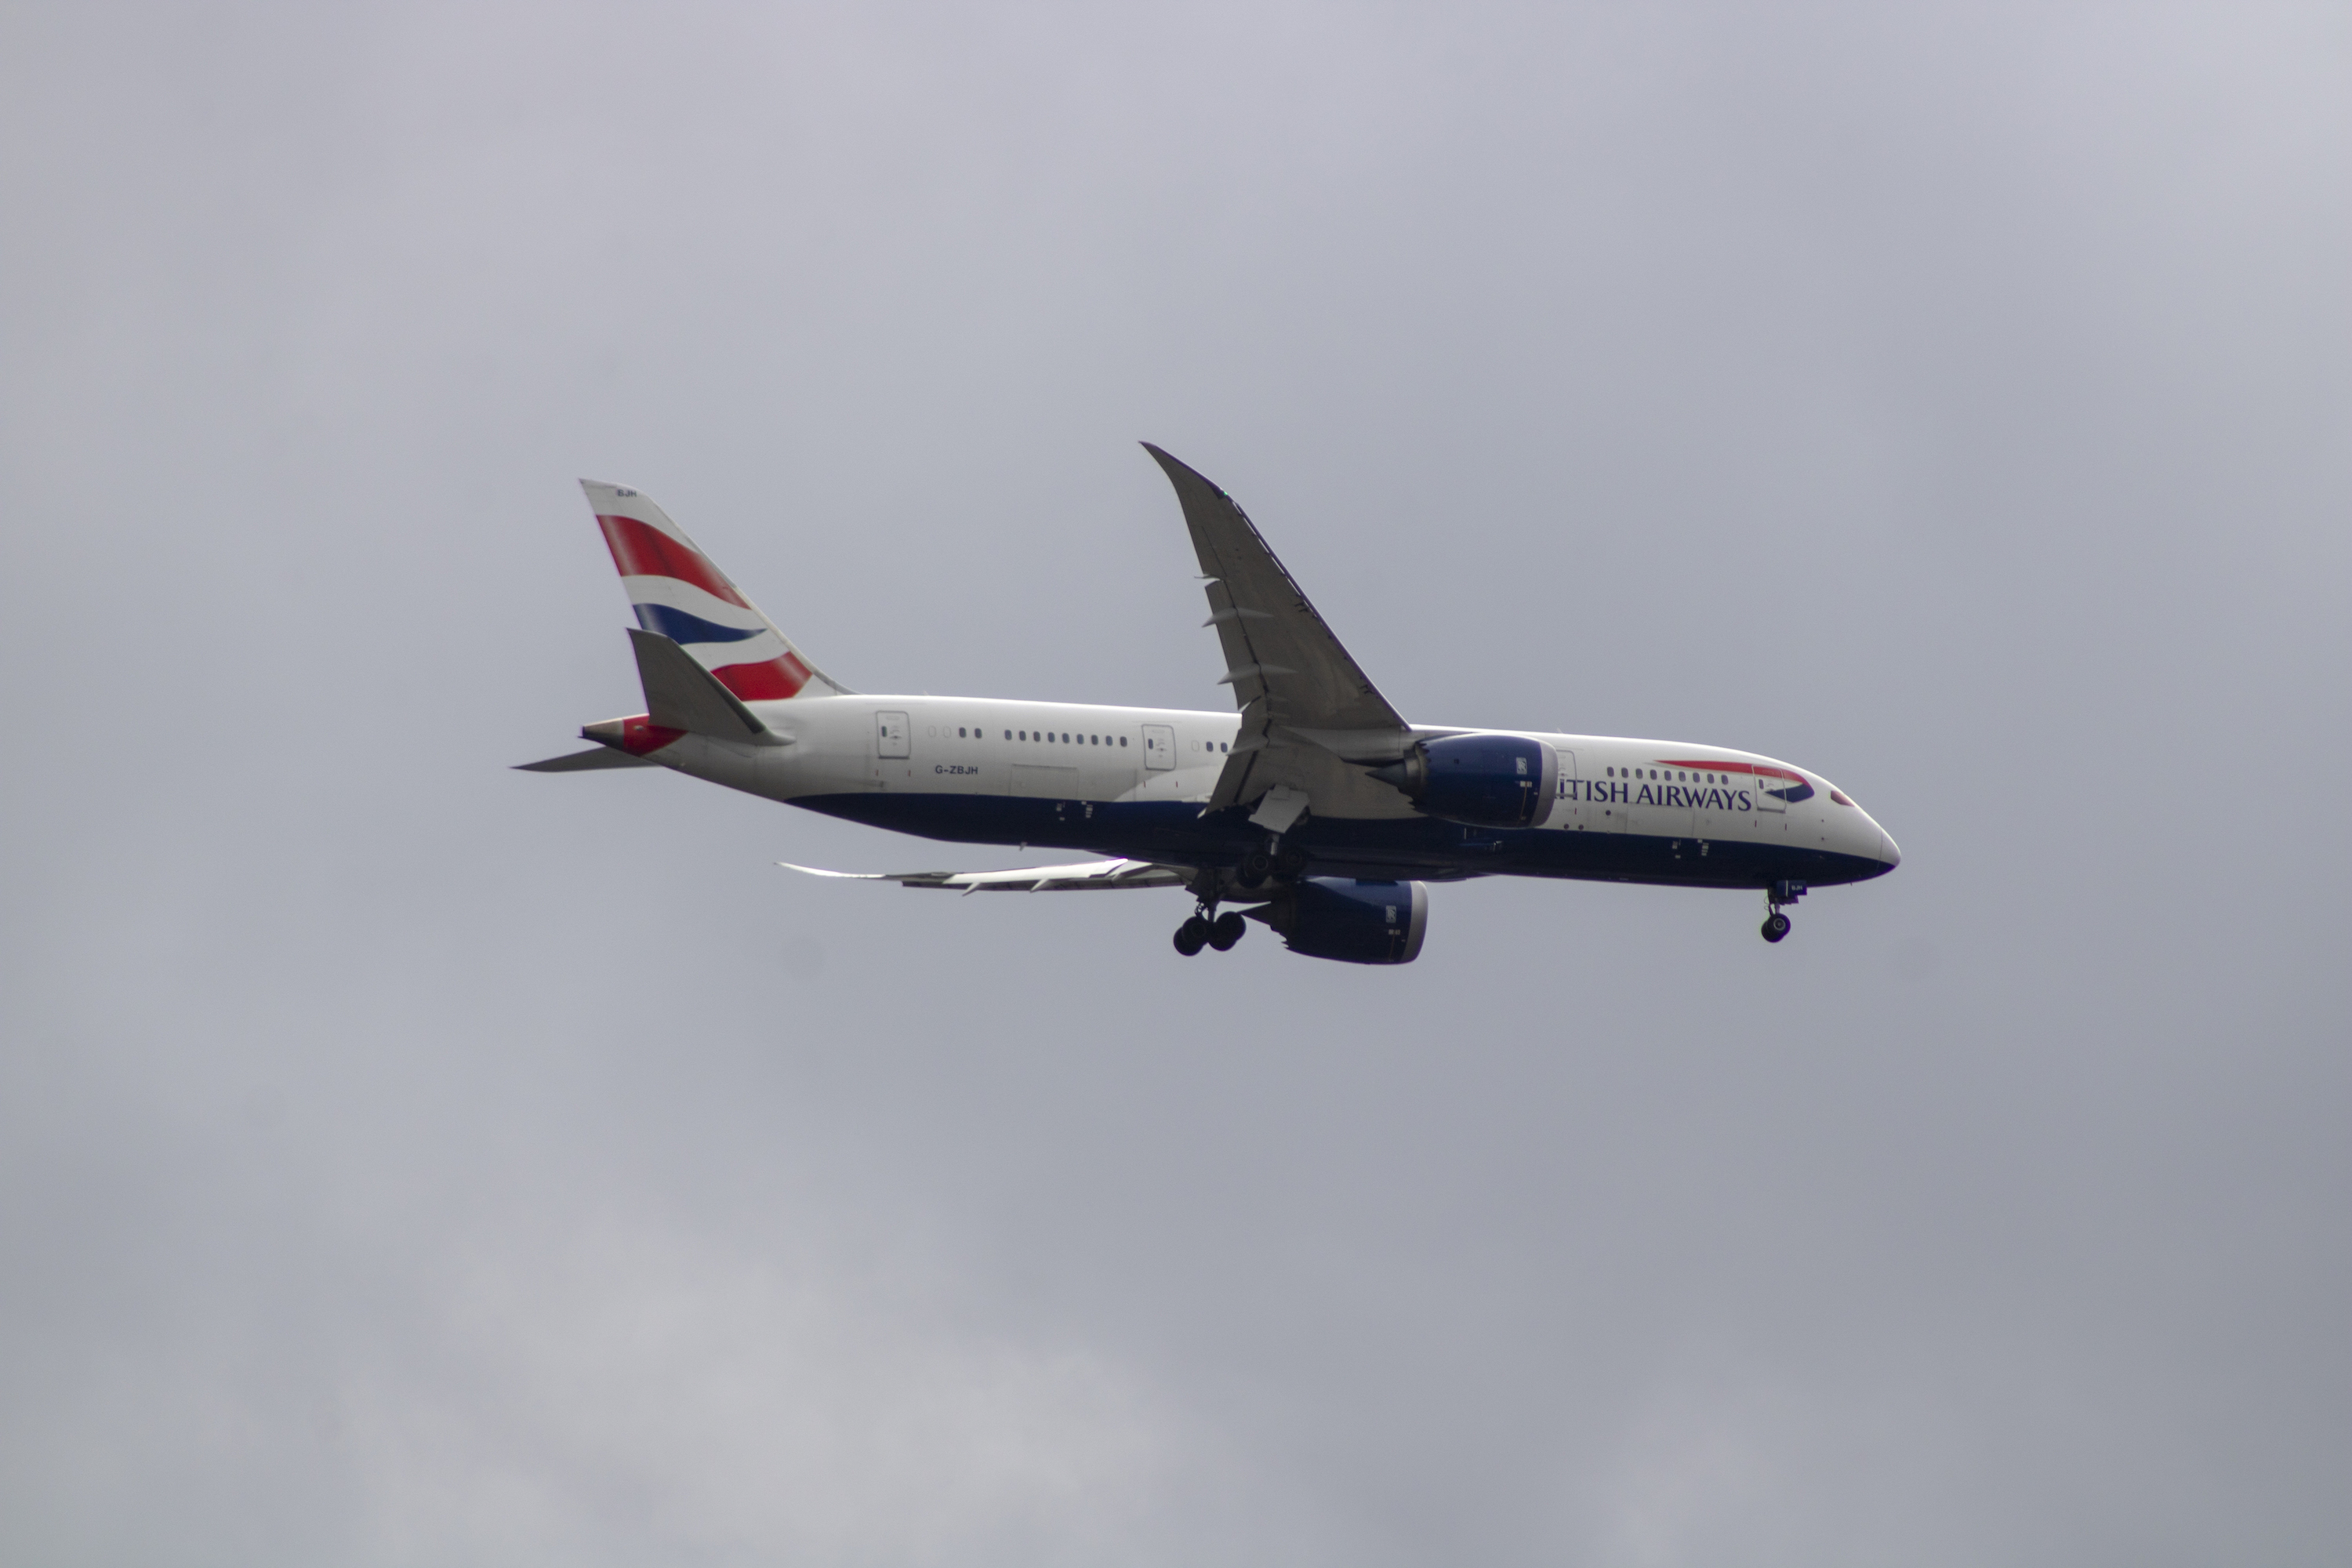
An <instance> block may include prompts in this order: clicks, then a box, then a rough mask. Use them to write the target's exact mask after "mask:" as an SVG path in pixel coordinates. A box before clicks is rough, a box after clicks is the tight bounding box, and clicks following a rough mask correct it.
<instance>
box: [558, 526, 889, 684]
mask: <svg viewBox="0 0 2352 1568" xmlns="http://www.w3.org/2000/svg"><path fill="white" fill-rule="evenodd" d="M580 488H581V489H583V490H585V491H586V492H587V493H588V504H589V506H590V507H591V508H592V509H593V510H594V511H595V513H596V526H597V527H599V528H601V529H603V530H604V546H605V548H606V549H608V550H610V551H611V552H613V565H614V568H615V569H616V570H617V571H619V573H620V574H621V587H622V589H623V591H624V592H625V593H626V594H627V595H629V607H630V608H631V609H632V610H635V612H636V616H637V625H638V626H642V627H644V628H645V629H646V631H649V632H654V633H656V634H658V635H660V636H662V637H667V638H669V639H670V640H671V641H672V642H675V643H677V644H678V645H680V646H681V647H684V648H685V649H686V651H687V652H688V654H690V655H692V656H693V658H694V661H695V662H696V663H697V664H698V665H700V666H702V668H705V669H707V670H709V672H710V673H711V675H712V676H714V677H715V678H716V679H718V681H719V685H721V686H723V687H725V688H726V689H728V690H729V691H730V692H732V693H733V694H734V695H735V697H736V698H737V699H738V700H740V701H744V702H782V701H788V700H791V699H793V698H795V697H844V696H847V695H848V692H847V691H846V690H845V689H844V688H842V687H840V686H837V685H835V683H834V682H833V681H831V680H829V679H826V678H825V677H824V674H823V673H822V672H820V671H819V670H818V669H817V668H815V667H814V665H812V664H810V663H809V662H808V660H807V659H805V658H802V657H801V651H800V649H798V648H796V647H793V645H792V639H790V638H789V637H785V636H784V634H783V633H782V632H780V631H778V630H777V629H776V624H775V623H774V622H773V621H771V620H770V619H768V617H767V616H763V615H761V613H760V611H759V607H758V606H757V605H753V604H752V603H751V600H750V599H749V598H747V597H746V596H745V595H744V594H743V591H742V590H741V589H740V588H738V587H737V586H735V584H733V583H732V582H731V581H730V580H729V578H728V576H727V574H726V573H724V572H721V571H720V570H719V565H718V563H716V562H714V561H712V560H711V559H710V557H709V556H708V555H705V554H704V553H703V552H702V551H701V549H700V547H698V545H697V544H696V543H695V542H694V541H693V540H691V539H688V537H687V536H686V531H685V530H684V529H682V528H680V527H678V525H677V524H676V523H674V522H672V521H670V520H669V514H668V513H667V512H666V511H664V510H662V509H661V508H659V507H657V506H656V505H655V504H654V503H653V501H652V500H649V499H648V498H646V497H645V496H641V495H639V494H638V493H637V492H636V491H635V490H632V489H623V488H622V487H621V486H619V485H606V484H599V483H597V482H596V481H595V480H594V479H583V480H581V481H580Z"/></svg>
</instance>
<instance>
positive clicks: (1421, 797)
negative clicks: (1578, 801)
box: [1372, 735, 1559, 827]
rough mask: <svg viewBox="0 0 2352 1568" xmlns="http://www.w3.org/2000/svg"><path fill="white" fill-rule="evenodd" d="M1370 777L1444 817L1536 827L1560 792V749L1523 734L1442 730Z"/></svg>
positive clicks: (1470, 821) (1508, 825)
mask: <svg viewBox="0 0 2352 1568" xmlns="http://www.w3.org/2000/svg"><path fill="white" fill-rule="evenodd" d="M1372 777H1374V778H1376V779H1378V780H1380V781H1381V783H1382V784H1390V785H1392V786H1394V787H1395V788H1396V789H1398V790H1400V791H1402V793H1403V795H1404V796H1405V798H1406V799H1408V800H1410V801H1412V804H1413V805H1417V806H1419V807H1420V808H1421V809H1422V810H1423V811H1424V812H1426V813H1427V814H1428V815H1430V816H1442V817H1444V819H1445V820H1446V821H1448V822H1468V823H1475V825H1477V826H1480V827H1538V826H1542V824H1543V820H1544V818H1546V817H1547V816H1550V815H1551V803H1552V797H1553V796H1555V795H1558V794H1559V752H1555V751H1553V750H1552V749H1551V748H1550V747H1549V746H1547V745H1545V744H1544V743H1543V742H1541V741H1533V740H1529V739H1528V737H1527V736H1525V735H1447V736H1444V737H1442V738H1440V739H1438V740H1434V741H1423V742H1418V743H1416V744H1415V745H1414V747H1413V748H1412V751H1410V752H1406V753H1405V755H1404V760H1403V761H1402V762H1399V763H1390V764H1389V765H1388V766H1387V767H1384V768H1374V769H1373V770H1372Z"/></svg>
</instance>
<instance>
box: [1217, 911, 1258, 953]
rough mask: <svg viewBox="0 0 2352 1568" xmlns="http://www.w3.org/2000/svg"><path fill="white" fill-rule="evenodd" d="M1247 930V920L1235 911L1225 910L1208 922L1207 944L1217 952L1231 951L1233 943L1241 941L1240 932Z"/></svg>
mask: <svg viewBox="0 0 2352 1568" xmlns="http://www.w3.org/2000/svg"><path fill="white" fill-rule="evenodd" d="M1247 930H1249V922H1248V921H1245V920H1244V919H1242V917H1241V916H1240V915H1239V914H1238V913H1236V912H1235V911H1234V910H1226V911H1225V912H1224V913H1223V914H1221V915H1219V916H1218V917H1217V918H1216V919H1215V920H1214V921H1212V922H1211V923H1210V925H1209V945H1210V946H1211V947H1213V948H1215V949H1216V950H1217V951H1218V952H1233V950H1234V943H1235V942H1239V941H1241V939H1242V933H1243V932H1244V931H1247Z"/></svg>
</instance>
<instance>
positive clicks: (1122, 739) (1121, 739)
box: [1118, 735, 1127, 746]
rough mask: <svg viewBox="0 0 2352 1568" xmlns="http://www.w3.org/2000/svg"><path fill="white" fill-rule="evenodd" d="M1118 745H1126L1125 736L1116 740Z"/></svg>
mask: <svg viewBox="0 0 2352 1568" xmlns="http://www.w3.org/2000/svg"><path fill="white" fill-rule="evenodd" d="M1118 743H1119V744H1120V745H1122V746H1124V745H1126V744H1127V737H1126V736H1124V735H1121V736H1120V737H1119V738H1118Z"/></svg>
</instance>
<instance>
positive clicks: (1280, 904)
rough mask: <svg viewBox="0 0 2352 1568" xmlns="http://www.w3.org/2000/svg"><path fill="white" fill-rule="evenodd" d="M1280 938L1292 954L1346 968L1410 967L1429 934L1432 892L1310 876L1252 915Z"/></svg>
mask: <svg viewBox="0 0 2352 1568" xmlns="http://www.w3.org/2000/svg"><path fill="white" fill-rule="evenodd" d="M1249 917H1250V919H1252V920H1254V921H1265V923H1266V924H1267V925H1269V926H1272V927H1273V928H1274V929H1275V930H1276V931H1280V932H1281V933H1282V939H1283V942H1284V944H1285V945H1286V946H1287V947H1288V948H1289V949H1290V951H1291V952H1303V953H1305V954H1306V955H1307V957H1309V958H1333V959H1337V960H1339V962H1340V963H1412V961H1413V960H1414V959H1416V958H1419V957H1420V956H1421V939H1422V935H1423V932H1425V931H1428V929H1429V889H1427V888H1425V887H1423V885H1422V884H1420V883H1419V882H1360V881H1356V880H1353V879H1349V878H1345V877H1307V878H1303V879H1300V880H1299V881H1297V882H1295V883H1293V884H1291V885H1290V886H1289V887H1288V888H1286V889H1284V890H1283V892H1282V893H1281V894H1280V896H1278V897H1277V898H1276V899H1275V900H1274V901H1273V902H1271V903H1269V904H1266V905H1265V906H1264V907H1262V908H1259V909H1255V910H1250V911H1249Z"/></svg>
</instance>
